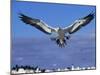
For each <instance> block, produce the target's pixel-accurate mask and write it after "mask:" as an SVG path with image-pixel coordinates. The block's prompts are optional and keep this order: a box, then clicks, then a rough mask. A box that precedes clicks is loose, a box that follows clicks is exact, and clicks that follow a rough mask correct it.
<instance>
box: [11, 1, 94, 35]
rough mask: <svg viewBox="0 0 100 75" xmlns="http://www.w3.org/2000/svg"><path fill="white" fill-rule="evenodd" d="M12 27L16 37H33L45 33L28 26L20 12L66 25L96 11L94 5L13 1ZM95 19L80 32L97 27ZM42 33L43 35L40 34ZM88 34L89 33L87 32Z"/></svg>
mask: <svg viewBox="0 0 100 75" xmlns="http://www.w3.org/2000/svg"><path fill="white" fill-rule="evenodd" d="M12 6H13V7H12V19H13V21H12V29H13V35H14V36H16V37H23V36H24V37H27V36H28V37H31V36H34V35H35V36H41V37H42V36H43V35H44V33H42V32H40V31H39V30H37V29H35V28H33V27H31V26H26V25H25V24H24V23H23V22H22V21H20V19H19V13H23V14H25V15H27V16H30V17H33V18H38V19H41V20H43V21H44V22H45V23H47V24H48V25H50V26H52V27H58V26H60V27H66V26H69V25H70V24H72V23H73V22H74V21H75V20H77V19H79V18H81V17H84V16H86V15H88V14H89V13H90V12H92V11H94V12H95V7H94V6H79V5H65V4H49V3H34V2H13V4H12ZM94 21H95V20H93V21H92V22H91V23H90V25H88V26H86V27H85V28H82V30H80V31H79V32H78V34H81V33H85V31H86V32H89V31H90V30H94V29H95V25H94V23H95V22H94ZM39 34H41V35H39ZM87 34H88V33H87Z"/></svg>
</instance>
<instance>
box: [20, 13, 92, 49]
mask: <svg viewBox="0 0 100 75" xmlns="http://www.w3.org/2000/svg"><path fill="white" fill-rule="evenodd" d="M93 18H94V13H90V14H88V15H87V16H85V17H83V18H80V19H78V20H76V21H75V22H74V23H73V24H71V25H70V26H68V27H65V28H60V27H58V28H53V27H50V26H48V25H47V24H46V23H44V22H43V21H42V20H39V19H35V18H31V17H28V16H26V15H24V14H22V13H21V14H20V19H21V20H22V21H23V22H24V23H26V24H29V25H31V26H33V27H36V28H37V29H39V30H40V31H42V32H44V33H46V34H48V35H53V37H51V38H50V39H51V40H54V41H56V43H57V45H58V46H59V47H64V46H65V45H66V40H68V39H69V38H70V34H73V33H74V32H76V31H78V30H79V29H81V28H82V27H84V26H86V25H87V24H89V23H90V22H91V20H93Z"/></svg>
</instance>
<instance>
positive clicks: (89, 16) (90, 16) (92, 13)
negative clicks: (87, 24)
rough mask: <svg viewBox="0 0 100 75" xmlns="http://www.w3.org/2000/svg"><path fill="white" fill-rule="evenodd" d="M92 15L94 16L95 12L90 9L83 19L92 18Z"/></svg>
mask: <svg viewBox="0 0 100 75" xmlns="http://www.w3.org/2000/svg"><path fill="white" fill-rule="evenodd" d="M94 16H95V12H94V11H92V12H91V13H90V14H88V15H87V16H86V17H84V18H83V19H87V18H92V19H93V18H94Z"/></svg>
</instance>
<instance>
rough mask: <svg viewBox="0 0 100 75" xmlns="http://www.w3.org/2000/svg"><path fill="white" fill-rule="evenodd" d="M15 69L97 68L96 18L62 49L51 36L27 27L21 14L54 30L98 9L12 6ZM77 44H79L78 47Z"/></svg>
mask: <svg viewBox="0 0 100 75" xmlns="http://www.w3.org/2000/svg"><path fill="white" fill-rule="evenodd" d="M11 8H12V16H11V19H12V65H16V64H24V65H26V64H29V65H32V64H35V65H38V66H39V67H42V68H49V69H51V68H58V67H60V68H64V67H66V66H71V65H72V64H74V65H75V66H95V18H94V20H92V21H91V23H90V24H88V25H87V26H85V27H83V28H82V29H80V30H79V31H78V32H76V33H75V34H73V35H72V37H71V39H70V40H69V41H67V43H68V45H67V46H66V47H65V48H59V47H58V46H57V45H56V43H55V42H53V41H51V40H50V39H49V37H48V36H47V35H45V34H44V33H43V32H41V31H39V30H37V29H36V28H34V27H31V26H28V25H26V24H24V23H23V22H22V21H21V20H20V19H19V13H23V14H25V15H27V16H30V17H33V18H38V19H42V20H43V21H44V22H45V23H47V24H48V25H50V26H52V27H58V26H60V27H66V26H69V25H70V24H72V23H73V22H74V21H75V20H77V19H79V18H82V17H84V16H86V15H88V14H89V13H91V12H92V11H94V12H95V6H80V5H70V4H51V3H38V2H15V1H14V2H13V3H12V7H11ZM76 43H77V44H76Z"/></svg>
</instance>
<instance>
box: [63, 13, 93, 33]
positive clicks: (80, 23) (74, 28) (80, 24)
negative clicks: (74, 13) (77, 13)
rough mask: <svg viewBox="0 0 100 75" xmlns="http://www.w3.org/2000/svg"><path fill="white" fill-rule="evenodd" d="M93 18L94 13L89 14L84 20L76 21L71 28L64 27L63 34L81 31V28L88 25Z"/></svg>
mask: <svg viewBox="0 0 100 75" xmlns="http://www.w3.org/2000/svg"><path fill="white" fill-rule="evenodd" d="M93 18H94V13H90V14H89V15H87V16H86V17H84V18H81V19H79V20H76V21H75V22H74V23H73V24H72V25H71V26H69V27H65V28H64V32H65V33H66V32H69V34H72V33H74V32H76V31H78V30H79V29H81V28H82V27H84V26H86V25H87V24H89V23H90V22H91V20H92V19H93Z"/></svg>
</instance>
